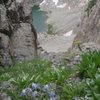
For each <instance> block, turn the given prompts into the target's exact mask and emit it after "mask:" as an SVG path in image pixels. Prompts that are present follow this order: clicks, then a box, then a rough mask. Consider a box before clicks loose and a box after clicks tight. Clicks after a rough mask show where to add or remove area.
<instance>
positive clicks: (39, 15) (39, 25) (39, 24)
mask: <svg viewBox="0 0 100 100" xmlns="http://www.w3.org/2000/svg"><path fill="white" fill-rule="evenodd" d="M32 15H33V25H34V26H35V28H36V30H37V32H39V33H40V32H45V31H46V24H45V21H46V13H45V12H44V11H41V10H40V8H39V6H34V7H33V9H32Z"/></svg>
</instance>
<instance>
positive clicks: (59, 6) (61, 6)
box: [57, 3, 66, 8]
mask: <svg viewBox="0 0 100 100" xmlns="http://www.w3.org/2000/svg"><path fill="white" fill-rule="evenodd" d="M65 6H66V3H64V4H62V5H58V6H57V7H58V8H64V7H65Z"/></svg>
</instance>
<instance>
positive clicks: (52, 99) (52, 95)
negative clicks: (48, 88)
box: [49, 92, 57, 100]
mask: <svg viewBox="0 0 100 100" xmlns="http://www.w3.org/2000/svg"><path fill="white" fill-rule="evenodd" d="M49 98H50V100H57V97H56V93H55V92H50V93H49Z"/></svg>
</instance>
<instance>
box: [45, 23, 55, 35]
mask: <svg viewBox="0 0 100 100" xmlns="http://www.w3.org/2000/svg"><path fill="white" fill-rule="evenodd" d="M47 34H49V35H55V34H56V29H55V27H54V25H53V24H48V30H47Z"/></svg>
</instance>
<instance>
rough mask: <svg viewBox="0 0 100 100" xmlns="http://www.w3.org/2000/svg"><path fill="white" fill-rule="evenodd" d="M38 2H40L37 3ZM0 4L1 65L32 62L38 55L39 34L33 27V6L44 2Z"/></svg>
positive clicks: (23, 0) (30, 0) (15, 0)
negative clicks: (13, 62) (14, 62)
mask: <svg viewBox="0 0 100 100" xmlns="http://www.w3.org/2000/svg"><path fill="white" fill-rule="evenodd" d="M3 1H4V0H3ZM36 1H38V2H36ZM36 1H35V0H13V1H12V0H8V1H6V2H0V63H1V65H5V63H6V62H7V64H6V65H10V64H11V61H13V59H14V60H15V61H23V60H32V59H34V58H35V57H36V55H37V33H36V30H35V28H34V26H33V25H32V17H31V16H32V6H33V4H34V3H40V2H42V0H36Z"/></svg>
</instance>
